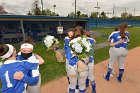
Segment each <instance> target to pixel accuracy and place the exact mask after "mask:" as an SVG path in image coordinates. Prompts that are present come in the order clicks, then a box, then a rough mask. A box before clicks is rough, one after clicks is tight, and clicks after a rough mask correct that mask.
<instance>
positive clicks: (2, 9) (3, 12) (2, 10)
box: [0, 5, 8, 14]
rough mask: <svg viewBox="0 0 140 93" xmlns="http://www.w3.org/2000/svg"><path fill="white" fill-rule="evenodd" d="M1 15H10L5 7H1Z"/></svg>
mask: <svg viewBox="0 0 140 93" xmlns="http://www.w3.org/2000/svg"><path fill="white" fill-rule="evenodd" d="M0 14H8V12H6V11H5V9H4V6H3V5H0Z"/></svg>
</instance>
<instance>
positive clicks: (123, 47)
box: [114, 46, 127, 49]
mask: <svg viewBox="0 0 140 93" xmlns="http://www.w3.org/2000/svg"><path fill="white" fill-rule="evenodd" d="M114 47H115V48H125V49H127V48H126V47H118V46H114Z"/></svg>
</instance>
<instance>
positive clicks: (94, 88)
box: [91, 81, 96, 93]
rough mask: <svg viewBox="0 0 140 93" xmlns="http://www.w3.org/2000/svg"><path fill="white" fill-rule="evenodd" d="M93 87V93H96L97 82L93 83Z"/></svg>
mask: <svg viewBox="0 0 140 93" xmlns="http://www.w3.org/2000/svg"><path fill="white" fill-rule="evenodd" d="M91 86H92V93H96V83H95V81H93V82H91Z"/></svg>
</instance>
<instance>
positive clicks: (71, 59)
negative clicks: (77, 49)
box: [66, 46, 79, 65]
mask: <svg viewBox="0 0 140 93" xmlns="http://www.w3.org/2000/svg"><path fill="white" fill-rule="evenodd" d="M66 59H67V60H68V61H69V64H70V65H76V63H77V61H78V60H79V59H78V57H77V56H76V55H74V54H73V52H72V51H71V49H70V47H69V46H67V51H66Z"/></svg>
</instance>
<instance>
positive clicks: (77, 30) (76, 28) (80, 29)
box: [75, 26, 84, 35]
mask: <svg viewBox="0 0 140 93" xmlns="http://www.w3.org/2000/svg"><path fill="white" fill-rule="evenodd" d="M75 32H76V33H79V34H81V35H83V33H84V32H83V27H82V26H76V27H75Z"/></svg>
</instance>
